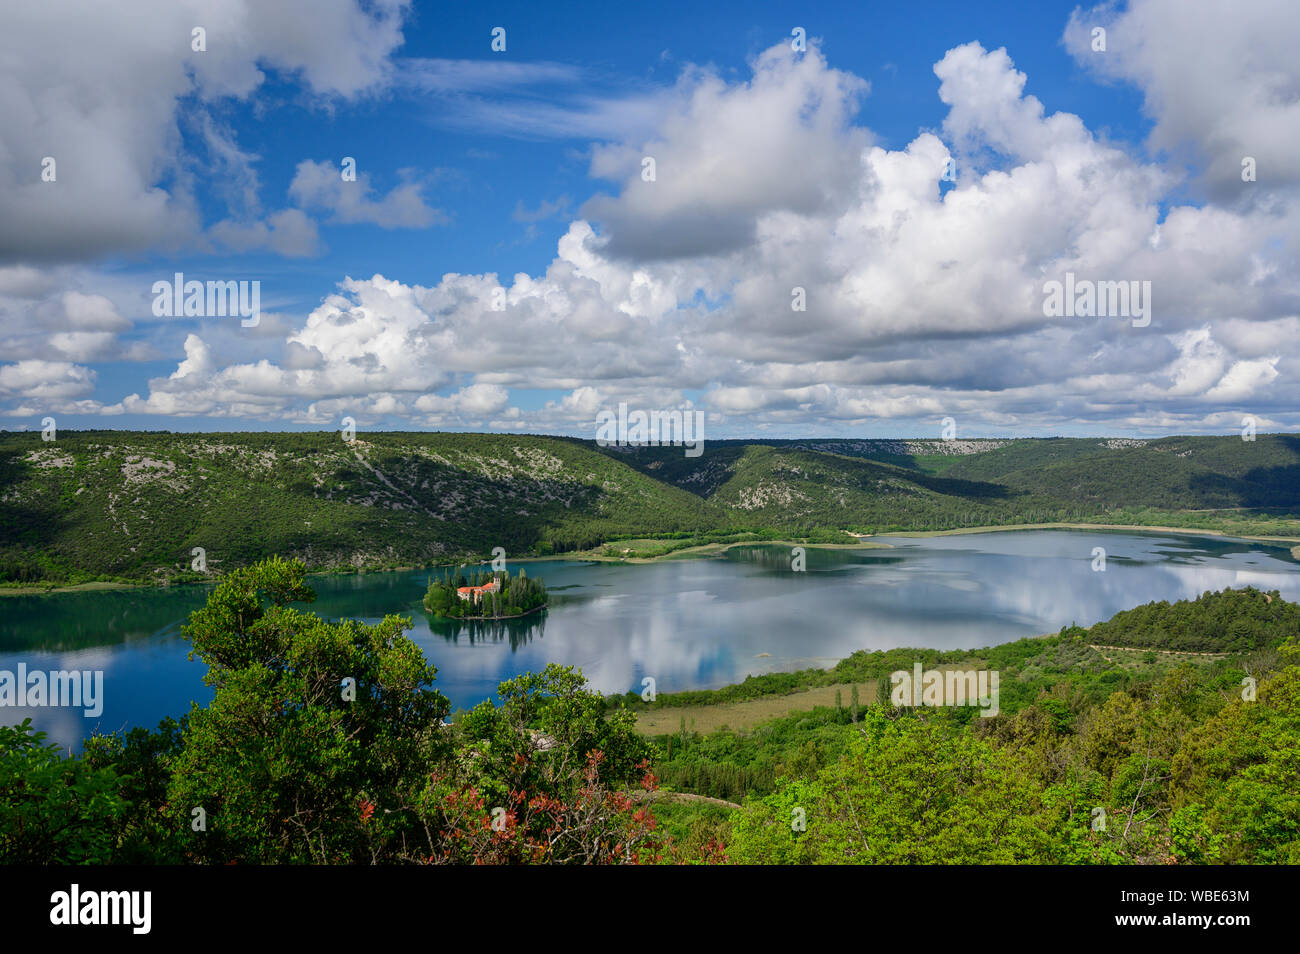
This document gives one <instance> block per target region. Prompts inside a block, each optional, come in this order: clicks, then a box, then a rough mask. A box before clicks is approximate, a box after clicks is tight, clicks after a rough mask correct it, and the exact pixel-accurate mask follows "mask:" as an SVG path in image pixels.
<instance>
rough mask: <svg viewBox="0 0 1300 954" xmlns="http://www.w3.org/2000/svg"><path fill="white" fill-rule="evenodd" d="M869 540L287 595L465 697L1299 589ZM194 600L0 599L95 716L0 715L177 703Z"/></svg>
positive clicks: (975, 641)
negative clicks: (409, 658)
mask: <svg viewBox="0 0 1300 954" xmlns="http://www.w3.org/2000/svg"><path fill="white" fill-rule="evenodd" d="M884 540H885V542H888V543H890V544H891V545H892V549H886V548H880V549H864V550H852V551H842V550H822V549H817V548H814V547H807V548H805V554H804V559H805V571H804V572H794V570H793V569H792V567H791V552H790V547H788V546H775V545H754V546H744V547H737V548H735V549H733V550H731V551H728V552H727V554H726V555H725V556H724V557H723V558H721V559H707V560H676V561H667V562H662V563H654V564H645V565H637V566H630V565H623V564H614V563H585V562H576V561H563V560H559V561H546V562H539V563H534V564H531V565H529V567H528V572H529V575H530V576H532V575H536V576H541V577H543V578H544V579H545V580H546V584H547V588H548V590H549V591H550V593H551V605H550V608H549V609H548V610H546V611H545V612H544V613H540V614H535V615H533V616H529V617H524V618H523V619H519V620H446V619H430V618H429V616H428V614H426V613H425V612H424V609H423V607H422V606H421V599H422V597H423V595H424V591H425V587H426V585H427V578H428V576H429V574H428V573H427V572H425V571H420V572H395V573H378V574H365V575H351V574H349V575H342V576H324V577H313V578H312V579H311V581H310V582H311V585H312V587H313V588H314V589H315V590H316V593H317V599H316V601H315V602H314V603H312V604H310V605H308V606H306V607H304V608H306V609H310V610H311V611H313V612H316V613H320V614H321V615H323V616H326V617H328V618H332V619H337V618H343V617H349V618H356V619H364V620H366V621H368V622H375V621H378V620H379V619H381V618H382V617H384V616H385V615H388V614H397V615H400V616H405V617H409V618H410V620H411V623H412V629H411V631H410V636H411V638H412V639H414V640H415V642H416V643H417V644H418V645H419V646H420V647H421V648H422V650H423V651H424V653H425V655H426V656H427V657H428V659H429V661H430V662H431V663H432V664H433V665H434V666H436V667H437V668H438V678H437V687H438V688H439V689H440V690H441V691H442V692H443V693H445V694H446V695H447V696H448V697H449V698H450V699H451V701H452V703H453V704H454V705H456V706H461V707H469V706H472V705H475V704H477V703H478V702H480V701H482V700H483V699H488V698H492V697H493V696H494V694H495V691H496V687H497V685H498V684H499V683H500V682H501V681H503V680H505V679H509V678H511V677H512V676H515V675H518V674H519V673H522V672H527V671H539V670H541V669H542V668H544V667H545V666H546V664H547V663H551V662H556V663H562V664H565V665H576V666H579V667H580V668H581V669H582V671H583V673H584V675H586V676H587V678H588V679H589V680H590V682H591V683H592V685H593V686H595V688H597V689H599V690H600V691H602V692H607V693H622V692H626V691H627V690H629V689H634V690H636V691H640V687H641V680H642V679H643V678H644V677H646V676H652V677H654V679H655V681H656V684H657V686H658V689H659V691H661V692H671V691H676V690H681V689H698V688H706V687H711V686H719V685H725V684H727V683H731V682H738V681H740V680H742V679H744V678H745V676H747V675H749V674H759V673H764V672H772V671H777V670H793V669H799V668H805V667H810V666H828V665H832V664H833V663H834V662H835V661H837V660H839V659H842V658H844V657H845V656H847V655H849V654H850V653H852V652H854V651H856V650H859V649H867V650H872V649H888V648H891V647H895V646H929V647H934V648H939V649H957V648H977V647H980V646H987V645H992V644H995V643H1000V642H1006V641H1008V640H1012V639H1017V638H1020V637H1022V636H1029V635H1036V634H1039V633H1046V632H1055V631H1056V630H1058V629H1060V628H1061V627H1062V626H1065V625H1069V624H1071V623H1078V624H1080V625H1085V626H1086V625H1090V624H1092V623H1095V622H1097V621H1098V620H1101V619H1108V618H1110V617H1111V616H1113V615H1114V614H1115V613H1116V612H1118V611H1119V610H1122V609H1127V608H1129V607H1132V606H1136V605H1138V604H1141V603H1146V602H1149V601H1151V600H1162V599H1163V600H1170V601H1172V600H1179V599H1189V598H1194V597H1196V596H1199V595H1200V594H1201V593H1204V592H1205V591H1207V590H1219V589H1223V588H1224V587H1241V586H1247V585H1250V586H1257V587H1260V588H1262V589H1266V590H1274V589H1277V590H1280V591H1281V592H1282V594H1283V596H1285V597H1286V598H1288V599H1292V600H1300V572H1297V561H1296V560H1295V559H1294V558H1293V557H1292V555H1291V553H1290V551H1289V549H1288V548H1286V547H1280V546H1270V545H1265V544H1259V543H1254V542H1251V541H1242V540H1226V539H1223V538H1215V537H1195V536H1176V535H1171V534H1164V533H1114V532H1112V533H1108V532H1104V531H1006V532H999V533H989V534H980V535H964V536H950V537H926V538H916V537H913V538H908V537H890V538H884ZM1096 547H1103V548H1104V549H1105V551H1106V570H1105V571H1104V572H1095V571H1094V570H1093V569H1092V566H1093V560H1094V549H1095V548H1096ZM511 569H512V571H513V570H514V569H515V568H514V567H512V568H511ZM205 598H206V590H205V589H204V588H196V587H176V588H172V589H171V590H122V591H104V592H97V593H67V594H58V595H52V596H45V597H6V598H4V599H3V600H0V669H8V670H11V671H12V670H14V669H15V668H16V664H17V663H18V662H20V661H21V662H25V663H26V664H27V665H28V666H29V667H32V668H43V669H52V668H53V669H82V668H92V669H102V670H103V671H104V674H105V675H104V685H105V702H104V714H103V717H102V718H101V719H99V720H90V719H84V718H83V717H82V716H81V715H80V713H79V712H78V713H72V714H69V713H67V712H59V711H57V710H50V709H44V710H32V711H21V710H15V709H5V710H0V722H3V723H11V722H14V721H19V720H21V718H22V717H23V716H24V715H30V716H32V718H33V721H34V722H35V723H36V724H37V725H38V726H39V727H41V728H44V729H46V730H47V731H49V732H50V733H51V736H52V738H53V739H54V740H55V741H59V742H63V743H64V744H69V745H75V744H76V743H77V742H78V741H79V740H80V739H81V738H82V737H83V736H84V735H85V734H87V733H88V732H90V731H91V730H93V729H94V728H96V727H99V728H102V729H104V730H113V729H117V728H121V727H122V726H124V725H149V726H152V725H154V724H156V723H157V721H158V720H159V719H160V718H162V717H163V716H165V715H180V714H182V713H184V712H185V711H187V710H188V708H189V706H190V703H191V701H194V702H197V703H199V704H200V705H202V704H206V703H207V701H208V700H209V699H210V698H211V695H210V691H209V690H208V689H207V687H205V686H204V685H203V682H202V676H203V671H204V670H203V666H202V664H200V663H198V662H189V661H187V659H186V653H187V652H188V650H189V645H188V643H186V642H185V641H184V640H183V639H182V638H181V637H180V635H179V630H180V625H181V624H182V623H183V622H184V620H185V619H186V617H187V616H188V614H189V613H190V612H191V611H192V610H194V609H196V608H197V607H199V606H200V605H202V603H203V601H204V599H205ZM543 637H545V638H543Z"/></svg>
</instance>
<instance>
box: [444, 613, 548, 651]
mask: <svg viewBox="0 0 1300 954" xmlns="http://www.w3.org/2000/svg"><path fill="white" fill-rule="evenodd" d="M547 612H549V611H548V610H542V611H541V612H538V613H530V614H529V615H528V616H523V617H520V618H519V619H447V618H445V617H441V616H429V615H427V614H426V619H427V620H428V623H429V630H430V632H432V633H434V634H436V635H438V636H441V637H442V638H443V639H445V640H446V641H447V642H449V643H457V642H460V640H462V639H464V640H466V641H467V642H468V643H469V644H470V645H471V646H472V645H474V644H475V643H476V642H477V643H508V644H509V646H510V651H511V652H518V651H519V650H520V649H522V648H523V647H525V646H527V645H528V644H529V643H531V642H532V641H533V640H535V639H541V638H542V636H543V635H544V634H545V633H546V614H547Z"/></svg>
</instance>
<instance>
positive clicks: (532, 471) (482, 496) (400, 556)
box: [0, 431, 1300, 581]
mask: <svg viewBox="0 0 1300 954" xmlns="http://www.w3.org/2000/svg"><path fill="white" fill-rule="evenodd" d="M1147 511H1149V513H1148V512H1147ZM1296 513H1300V439H1297V438H1293V437H1289V436H1273V437H1270V436H1260V437H1259V439H1258V440H1257V441H1254V442H1245V441H1242V440H1240V439H1239V438H1183V437H1178V438H1167V439H1164V440H1158V441H1135V440H1128V439H1121V440H1106V439H1049V440H958V441H924V440H918V441H871V440H807V441H764V442H761V443H760V442H752V441H710V442H708V443H707V444H706V445H705V449H704V453H703V454H702V455H701V456H699V457H687V456H685V454H684V453H683V452H682V449H681V448H671V447H658V448H654V447H642V448H599V447H596V446H595V445H594V444H593V443H592V442H589V441H579V440H574V439H570V438H560V437H536V436H526V435H519V436H512V435H494V434H438V433H432V434H431V433H382V434H362V435H359V437H358V439H357V440H355V441H352V442H345V441H344V440H343V439H342V438H341V436H340V435H339V434H338V433H335V432H329V433H284V434H169V433H145V432H128V431H82V432H60V434H59V437H58V440H57V441H55V442H48V443H47V442H43V441H42V440H41V439H40V435H38V434H8V433H0V581H4V580H7V581H41V580H45V581H63V580H75V579H87V578H124V579H160V578H174V577H183V576H185V575H188V573H189V571H190V567H191V564H192V561H193V557H192V555H191V554H192V551H193V549H194V548H196V547H201V548H203V550H204V551H205V558H206V564H207V569H208V571H210V572H220V571H221V570H223V569H225V568H228V567H231V566H236V565H240V564H243V563H245V562H248V561H250V560H253V559H256V558H257V557H260V556H264V555H267V554H272V553H278V554H283V555H295V556H299V557H301V558H303V559H304V560H306V561H307V563H308V565H309V566H311V567H313V568H332V567H346V566H355V567H368V568H370V567H383V566H404V565H425V564H429V563H435V562H440V561H447V560H451V559H455V558H464V557H471V556H472V557H479V556H486V555H487V554H488V553H489V552H490V551H491V549H492V548H493V547H496V546H501V547H504V548H505V549H506V551H507V553H509V554H513V555H523V554H547V553H555V552H563V551H568V550H574V549H584V548H588V547H592V546H596V545H597V544H599V543H601V542H604V541H606V540H609V539H611V538H614V537H617V536H620V535H622V536H627V535H636V536H656V535H667V534H675V535H678V536H682V535H689V534H694V533H700V532H704V531H724V532H725V531H735V530H779V531H782V532H788V533H790V534H797V533H800V532H811V531H814V530H826V529H847V530H856V531H872V530H874V531H881V530H905V529H911V530H922V529H945V528H952V527H961V526H972V525H981V524H997V523H1016V522H1035V521H1048V520H1085V521H1093V522H1131V521H1134V520H1143V521H1144V522H1160V523H1168V522H1171V521H1173V520H1181V521H1182V522H1181V523H1179V524H1178V525H1206V521H1207V520H1212V521H1215V524H1214V525H1216V526H1218V525H1223V524H1224V522H1225V521H1230V520H1233V521H1237V523H1232V524H1228V525H1225V528H1227V529H1234V528H1235V529H1238V530H1241V529H1242V528H1246V529H1249V528H1250V527H1255V526H1256V524H1257V523H1259V522H1260V521H1263V522H1264V524H1263V525H1264V526H1265V529H1266V530H1269V529H1277V530H1280V531H1285V530H1286V529H1287V527H1288V524H1287V521H1288V520H1289V519H1292V518H1293V517H1294V515H1295V514H1296ZM1207 514H1209V516H1207ZM1148 517H1149V518H1150V519H1149V520H1148V519H1146V518H1148ZM1242 521H1255V523H1250V524H1247V523H1243V522H1242ZM1256 529H1258V527H1256ZM1292 532H1294V531H1292Z"/></svg>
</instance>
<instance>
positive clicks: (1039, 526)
mask: <svg viewBox="0 0 1300 954" xmlns="http://www.w3.org/2000/svg"><path fill="white" fill-rule="evenodd" d="M1001 530H1119V531H1125V532H1129V533H1133V532H1143V531H1145V532H1148V533H1174V534H1178V535H1180V536H1185V537H1226V538H1227V539H1229V540H1257V541H1259V542H1260V543H1276V544H1286V543H1291V544H1300V537H1274V536H1259V535H1251V534H1245V533H1229V532H1227V531H1226V530H1198V529H1190V528H1187V527H1165V526H1147V525H1145V524H1132V523H1017V524H1006V525H1002V524H996V525H992V526H984V527H959V528H957V529H955V530H890V531H887V532H885V533H879V534H876V536H881V537H948V536H956V535H958V534H964V533H997V532H998V531H1001ZM1296 550H1300V546H1293V547H1291V551H1292V553H1293V554H1294V553H1295V551H1296ZM1296 558H1297V559H1300V555H1297V557H1296Z"/></svg>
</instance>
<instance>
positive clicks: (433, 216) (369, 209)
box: [289, 159, 449, 229]
mask: <svg viewBox="0 0 1300 954" xmlns="http://www.w3.org/2000/svg"><path fill="white" fill-rule="evenodd" d="M403 177H404V178H405V179H406V181H404V182H402V184H401V185H398V186H394V187H393V189H392V190H391V191H390V192H388V194H387V195H384V196H382V197H380V198H371V186H370V174H369V173H367V172H364V171H358V172H357V174H356V179H355V180H351V181H345V180H344V179H343V176H342V171H341V168H340V167H339V166H335V165H332V164H331V163H329V162H313V161H312V160H310V159H306V160H304V161H302V162H300V163H298V168H297V170H296V171H295V172H294V176H293V181H292V182H291V183H290V184H289V196H290V198H292V199H293V200H294V202H296V203H297V204H298V205H300V206H302V207H303V208H305V209H320V210H324V211H327V212H329V213H330V214H331V221H332V222H336V223H341V224H345V225H355V224H357V223H369V224H370V225H378V226H379V227H380V228H385V229H401V228H406V229H412V228H424V227H426V226H429V225H438V224H443V223H445V222H447V221H449V219H448V218H447V215H446V214H445V213H443V212H441V211H439V210H438V209H434V208H430V207H429V206H428V205H426V204H425V201H424V196H423V192H424V188H425V186H424V184H423V183H421V182H418V181H415V180H412V179H411V178H410V173H409V171H406V172H404V173H403Z"/></svg>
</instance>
